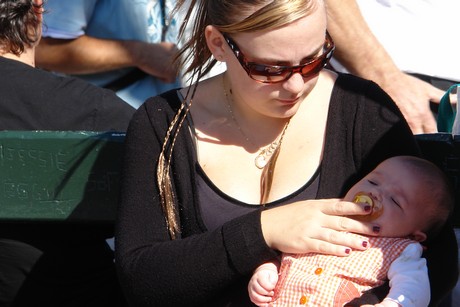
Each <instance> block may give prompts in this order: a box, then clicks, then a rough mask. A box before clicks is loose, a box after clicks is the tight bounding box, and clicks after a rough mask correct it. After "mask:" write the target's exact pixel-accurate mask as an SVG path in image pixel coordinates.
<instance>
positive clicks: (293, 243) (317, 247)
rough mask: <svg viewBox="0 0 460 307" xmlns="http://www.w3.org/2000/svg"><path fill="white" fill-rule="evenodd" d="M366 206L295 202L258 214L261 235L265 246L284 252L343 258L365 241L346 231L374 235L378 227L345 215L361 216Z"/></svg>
mask: <svg viewBox="0 0 460 307" xmlns="http://www.w3.org/2000/svg"><path fill="white" fill-rule="evenodd" d="M370 209H371V208H370V206H369V205H366V204H361V203H360V204H355V203H353V202H347V201H342V200H340V199H323V200H307V201H299V202H296V203H292V204H289V205H285V206H281V207H277V208H273V209H267V210H265V211H263V212H262V216H261V224H262V233H263V235H264V238H265V241H266V242H267V244H268V246H270V247H271V248H273V249H275V250H279V251H281V252H285V253H295V254H300V253H310V252H317V253H321V254H331V255H336V256H347V255H348V254H350V252H351V249H357V250H365V249H366V248H367V245H368V242H367V241H366V240H365V239H364V238H363V239H361V238H357V237H355V236H351V235H350V234H348V233H347V232H353V233H359V234H363V235H374V236H375V235H377V234H378V233H379V231H380V226H379V225H378V224H375V223H363V222H359V221H356V220H354V219H352V218H349V217H346V216H347V215H365V214H369V213H370V211H371V210H370Z"/></svg>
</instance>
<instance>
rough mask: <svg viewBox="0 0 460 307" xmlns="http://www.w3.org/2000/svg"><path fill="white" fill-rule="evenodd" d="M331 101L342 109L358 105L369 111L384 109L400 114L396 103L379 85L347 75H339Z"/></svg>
mask: <svg viewBox="0 0 460 307" xmlns="http://www.w3.org/2000/svg"><path fill="white" fill-rule="evenodd" d="M331 100H332V102H333V103H334V102H335V105H336V106H338V107H341V108H344V107H346V108H349V107H351V106H352V105H356V106H361V107H365V108H366V109H368V110H369V108H378V109H380V108H382V107H384V108H386V109H390V110H392V111H393V112H398V108H397V106H396V104H395V103H394V101H393V100H392V99H391V97H390V96H389V95H388V94H387V93H386V92H385V91H384V90H383V89H382V88H381V87H380V86H379V85H378V84H377V83H375V82H374V81H371V80H367V79H363V78H361V77H358V76H354V75H351V74H346V73H339V75H338V77H337V80H336V82H335V84H334V89H333V93H332V97H331Z"/></svg>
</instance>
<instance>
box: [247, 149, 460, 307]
mask: <svg viewBox="0 0 460 307" xmlns="http://www.w3.org/2000/svg"><path fill="white" fill-rule="evenodd" d="M344 199H345V200H347V201H354V202H363V203H365V204H367V205H369V208H370V209H369V210H370V211H371V213H370V215H364V216H359V217H357V218H358V219H361V220H362V219H363V218H365V219H368V220H375V221H378V222H380V223H381V224H382V225H385V226H386V227H385V229H382V231H381V233H380V237H369V238H367V240H368V242H369V244H368V246H367V247H368V249H367V250H365V251H362V252H357V253H351V255H350V256H349V257H331V256H327V255H321V254H315V253H310V254H303V255H291V254H283V255H282V257H281V262H268V263H265V264H263V265H261V266H260V267H259V268H257V269H256V271H255V272H254V274H253V276H252V278H251V280H250V282H249V285H248V290H249V296H250V297H251V301H252V302H253V303H255V304H256V305H257V306H260V307H264V306H294V305H297V304H299V303H300V305H306V303H307V302H308V303H309V304H312V305H314V306H343V305H344V303H347V302H349V301H350V300H351V299H352V298H354V297H359V296H361V294H362V293H363V292H364V291H367V290H369V289H371V288H373V287H376V286H378V285H381V284H383V283H384V281H386V280H390V285H391V288H390V292H389V294H388V295H387V297H386V298H385V299H384V300H383V301H382V302H380V303H379V304H377V305H378V306H385V307H392V306H394V307H398V306H415V307H426V306H428V305H429V303H430V282H429V278H428V271H427V267H426V261H425V259H424V258H421V256H422V252H423V247H422V245H421V243H422V242H425V241H428V240H433V239H435V238H436V236H437V234H438V232H439V229H441V228H442V226H443V225H444V224H445V223H446V222H447V220H448V218H449V216H450V215H451V213H452V211H453V208H454V203H455V201H454V193H453V190H452V186H451V183H450V181H449V179H448V178H447V177H446V175H445V174H444V173H443V172H442V171H441V170H440V169H439V168H438V167H437V166H435V165H434V164H433V163H431V162H429V161H427V160H424V159H420V158H416V157H411V156H396V157H392V158H389V159H387V160H385V161H383V162H382V163H380V164H379V166H377V168H376V169H374V170H373V171H372V172H371V173H369V174H368V175H366V177H364V178H363V179H361V180H360V181H358V183H356V184H355V185H354V186H353V187H352V188H351V189H350V190H349V191H348V192H347V194H346V195H345V197H344ZM422 204H423V205H422ZM280 264H281V266H280ZM278 271H279V272H278ZM302 302H303V304H302Z"/></svg>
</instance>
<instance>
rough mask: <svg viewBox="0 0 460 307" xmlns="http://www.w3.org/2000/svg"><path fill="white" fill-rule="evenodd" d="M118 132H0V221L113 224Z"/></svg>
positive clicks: (118, 162) (120, 138)
mask: <svg viewBox="0 0 460 307" xmlns="http://www.w3.org/2000/svg"><path fill="white" fill-rule="evenodd" d="M123 141H124V134H123V133H97V132H86V131H84V132H70V131H1V132H0V187H1V190H0V220H1V221H34V222H35V221H72V222H84V223H92V222H113V221H114V219H115V213H116V204H117V200H118V193H119V178H120V167H121V156H122V146H123Z"/></svg>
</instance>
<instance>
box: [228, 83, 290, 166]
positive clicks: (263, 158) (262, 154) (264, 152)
mask: <svg viewBox="0 0 460 307" xmlns="http://www.w3.org/2000/svg"><path fill="white" fill-rule="evenodd" d="M222 87H223V89H224V96H225V102H226V105H227V110H228V113H230V117H231V118H232V121H233V122H234V124H235V126H236V127H237V128H238V130H239V131H240V133H241V135H242V136H243V137H244V138H245V139H246V141H247V142H248V143H251V144H252V145H254V146H255V144H254V142H252V141H251V139H250V138H249V137H248V136H247V135H246V133H244V131H243V129H241V126H240V124H239V123H238V121H237V120H236V118H235V114H234V113H233V109H232V106H231V104H230V100H231V97H229V95H228V94H227V90H226V89H225V79H224V75H222ZM231 94H232V89H230V95H231ZM289 122H290V120H289V121H288V122H287V123H286V125H285V126H284V128H283V131H282V132H281V134H280V136H279V137H277V138H276V140H275V141H273V142H272V143H271V144H270V145H268V146H266V147H264V148H262V149H260V150H259V154H258V155H257V157H255V159H254V164H255V166H256V167H257V168H258V169H263V168H264V167H265V166H266V165H267V163H268V162H269V161H270V158H271V157H272V156H273V153H274V152H275V151H276V150H277V149H278V147H280V146H281V143H282V142H283V138H284V134H285V133H286V130H287V127H288V126H289Z"/></svg>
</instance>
